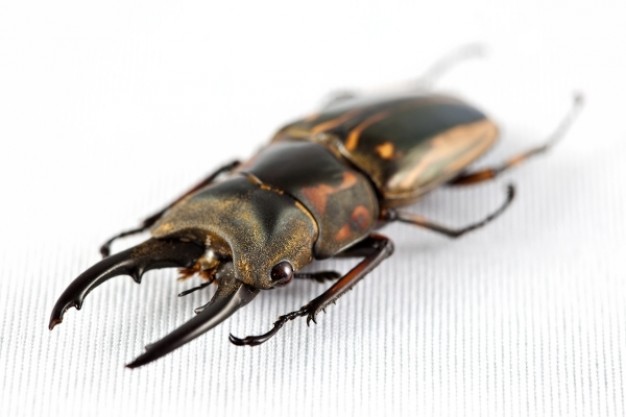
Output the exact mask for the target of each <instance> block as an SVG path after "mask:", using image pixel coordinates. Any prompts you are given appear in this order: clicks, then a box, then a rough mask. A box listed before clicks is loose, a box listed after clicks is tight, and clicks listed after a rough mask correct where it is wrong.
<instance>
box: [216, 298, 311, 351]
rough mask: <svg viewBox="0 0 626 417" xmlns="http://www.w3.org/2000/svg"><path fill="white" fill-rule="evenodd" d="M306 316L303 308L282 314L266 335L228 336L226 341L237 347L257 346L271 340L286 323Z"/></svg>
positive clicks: (306, 312)
mask: <svg viewBox="0 0 626 417" xmlns="http://www.w3.org/2000/svg"><path fill="white" fill-rule="evenodd" d="M307 314H308V311H307V310H306V306H305V307H302V308H301V309H300V310H298V311H292V312H291V313H287V314H283V315H282V316H280V317H278V320H276V321H275V322H274V325H273V326H272V328H271V329H270V330H269V331H268V332H266V333H263V334H261V335H258V336H246V337H244V338H239V337H237V336H235V335H233V334H231V335H230V336H228V340H230V343H232V344H233V345H237V346H258V345H260V344H262V343H265V342H267V341H268V340H269V339H271V338H272V337H273V336H274V335H275V334H276V333H278V331H279V330H280V329H281V328H282V327H283V326H284V325H285V323H287V322H288V321H291V320H294V319H297V318H298V317H302V316H306V315H307Z"/></svg>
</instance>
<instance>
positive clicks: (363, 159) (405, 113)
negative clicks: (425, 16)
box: [50, 88, 582, 368]
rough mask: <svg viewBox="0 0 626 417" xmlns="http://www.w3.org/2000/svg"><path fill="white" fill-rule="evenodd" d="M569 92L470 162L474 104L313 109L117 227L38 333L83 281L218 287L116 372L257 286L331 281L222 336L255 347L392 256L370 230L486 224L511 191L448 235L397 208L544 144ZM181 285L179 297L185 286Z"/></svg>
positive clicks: (404, 102) (485, 175)
mask: <svg viewBox="0 0 626 417" xmlns="http://www.w3.org/2000/svg"><path fill="white" fill-rule="evenodd" d="M581 103H582V98H581V96H576V98H575V100H574V105H573V106H572V108H571V110H570V112H569V113H568V115H567V117H566V118H565V119H564V120H563V122H562V123H561V124H560V125H559V126H558V128H557V129H556V131H555V132H554V134H553V135H552V136H550V137H549V139H548V140H547V141H545V142H544V143H543V144H541V145H539V146H536V147H533V148H531V149H529V150H527V151H525V152H522V153H519V154H517V155H514V156H513V157H511V158H509V159H507V160H505V161H504V162H503V163H502V164H500V165H497V166H494V167H490V168H484V169H480V170H475V171H471V170H468V166H469V165H470V164H472V163H473V162H474V161H475V160H476V159H478V158H479V157H480V156H482V155H483V154H484V153H485V152H486V151H487V150H488V149H490V148H491V147H492V146H493V144H494V143H495V141H496V139H497V136H498V129H497V127H496V125H495V123H493V122H492V121H491V120H490V119H489V118H488V117H487V116H486V115H485V114H484V113H483V112H481V111H480V110H478V109H477V108H476V107H474V106H472V105H470V104H468V103H466V102H464V101H462V100H459V99H457V98H452V97H448V96H444V95H437V94H432V93H429V92H428V91H425V90H423V89H422V90H419V89H418V90H417V91H416V89H414V88H413V89H412V88H408V89H407V91H403V92H400V93H396V94H387V95H383V96H371V97H369V96H365V97H359V96H356V97H353V96H344V97H341V98H338V99H337V100H335V101H333V102H331V103H330V104H328V105H327V106H326V107H324V108H322V109H321V110H320V111H319V112H317V113H315V114H313V115H311V116H309V117H306V118H303V119H300V120H297V121H295V122H293V123H290V124H288V125H286V126H285V127H283V128H282V129H280V130H279V131H278V132H277V133H276V135H275V136H274V138H273V139H272V140H271V142H270V143H269V144H268V145H267V146H265V147H264V148H263V149H262V150H261V151H260V152H259V153H257V154H256V155H254V156H253V157H252V158H251V159H250V160H248V161H246V162H243V163H239V162H234V163H230V164H228V165H225V166H224V167H222V168H220V169H218V170H217V171H216V172H214V173H213V174H211V175H209V176H208V177H207V178H206V179H205V180H203V181H202V182H200V183H199V184H198V185H196V186H195V187H193V188H192V189H191V190H189V191H188V192H187V193H185V194H184V195H183V196H181V197H180V198H178V199H177V200H175V201H174V202H173V203H172V204H170V205H168V206H167V207H165V208H164V209H163V210H161V211H159V212H158V213H156V214H155V215H153V216H150V217H149V218H147V219H146V220H145V221H144V222H143V223H142V224H141V225H140V227H138V228H136V229H132V230H129V231H125V232H122V233H119V234H118V235H116V236H114V237H113V238H111V239H110V240H109V241H107V242H106V243H105V244H104V245H103V247H102V248H101V252H102V254H103V255H104V256H105V258H104V259H103V260H102V261H100V262H98V263H96V264H95V265H94V266H92V267H91V268H89V269H88V270H86V271H85V272H84V273H82V274H81V275H80V276H79V277H78V278H77V279H76V280H75V281H74V282H72V284H71V285H70V286H69V287H68V288H67V289H66V290H65V292H63V294H62V295H61V297H60V298H59V300H58V301H57V303H56V304H55V306H54V308H53V311H52V314H51V317H50V329H52V328H53V327H54V326H55V325H57V324H58V323H60V322H61V321H62V319H63V315H64V313H65V311H66V310H67V309H68V308H70V307H76V308H77V309H79V308H80V307H81V306H82V304H83V299H84V297H85V296H86V295H87V293H89V292H90V291H91V290H92V289H93V288H95V287H96V286H98V285H100V284H101V283H103V282H104V281H106V280H108V279H109V278H112V277H115V276H118V275H130V276H132V277H133V278H134V279H135V280H136V281H137V282H140V280H141V276H142V274H143V273H144V272H146V271H147V270H150V269H155V268H168V267H178V268H182V273H183V275H186V276H189V275H193V274H196V273H198V274H200V275H201V276H202V277H203V278H205V280H206V283H205V284H203V285H201V286H200V287H198V288H203V287H205V286H207V285H208V284H210V283H213V282H216V283H217V290H216V292H215V294H214V296H213V298H212V299H211V301H210V302H209V303H208V304H206V305H205V306H202V307H200V308H198V309H196V313H197V315H196V316H195V317H194V318H192V319H191V320H189V321H188V322H186V323H185V324H183V325H182V326H181V327H179V328H178V329H176V330H174V331H173V332H172V333H170V334H168V335H167V336H165V337H164V338H163V339H161V340H159V341H157V342H156V343H153V344H151V345H149V346H147V347H146V351H145V352H144V353H143V354H142V355H140V356H139V357H138V358H137V359H135V360H134V361H133V362H132V363H130V364H128V365H127V366H128V367H131V368H134V367H137V366H141V365H144V364H146V363H148V362H151V361H153V360H155V359H157V358H159V357H161V356H163V355H165V354H167V353H169V352H171V351H172V350H174V349H176V348H177V347H179V346H181V345H183V344H185V343H187V342H188V341H190V340H192V339H194V338H196V337H197V336H199V335H201V334H202V333H204V332H206V331H208V330H209V329H211V328H213V327H214V326H216V325H218V324H219V323H221V322H223V321H224V320H225V319H226V318H228V317H229V316H230V315H232V314H233V313H234V312H235V311H237V310H238V309H239V308H240V307H242V306H243V305H245V304H247V303H248V302H250V301H251V300H252V299H253V298H254V297H256V296H257V295H258V294H260V293H261V292H262V290H268V289H273V288H277V287H280V286H284V285H287V284H289V283H290V282H292V278H313V279H316V280H318V281H326V280H328V279H337V281H336V282H335V283H334V284H333V285H332V286H330V287H329V288H328V289H327V290H326V291H324V292H323V293H322V294H320V295H319V296H317V297H316V298H314V299H313V300H312V301H310V302H309V303H308V304H306V305H305V306H303V307H302V308H300V309H298V310H296V311H293V312H291V313H288V314H285V315H283V316H280V317H279V318H278V320H277V321H276V322H275V323H274V326H273V327H272V329H271V330H270V331H268V332H267V333H265V334H262V335H260V336H249V337H246V338H237V337H235V336H232V335H231V337H230V340H231V342H233V343H234V344H237V345H251V346H252V345H258V344H260V343H263V342H265V341H266V340H267V339H269V338H270V337H272V336H273V335H274V334H276V333H277V332H278V330H279V329H280V328H282V327H283V325H284V324H285V323H286V322H288V321H290V320H293V319H295V318H297V317H303V316H304V317H307V322H310V321H315V320H316V315H317V313H318V312H319V311H320V310H322V309H324V308H325V307H327V306H328V305H329V304H330V303H332V302H334V301H335V300H336V299H337V298H339V297H340V296H342V295H343V294H344V293H346V292H347V291H348V290H349V289H351V288H352V287H353V286H354V285H355V284H356V283H357V282H358V281H359V280H360V279H362V278H363V277H364V276H365V275H366V274H368V273H369V272H370V271H371V270H373V269H374V268H376V266H378V265H379V264H380V263H381V262H382V261H383V260H384V259H386V258H387V257H389V256H390V255H391V254H392V252H393V244H392V242H391V240H390V239H388V238H387V237H385V236H383V235H380V234H379V233H378V229H380V228H381V227H383V226H384V225H386V224H388V223H390V222H395V221H400V222H403V223H408V224H412V225H416V226H420V227H423V228H427V229H429V230H432V231H435V232H438V233H442V234H444V235H446V236H449V237H459V236H461V235H463V234H464V233H467V232H469V231H471V230H474V229H477V228H479V227H481V226H483V225H485V224H487V223H488V222H490V221H492V220H493V219H494V218H496V217H497V216H498V215H499V214H500V213H502V212H503V211H504V210H505V209H506V208H507V207H508V206H509V204H510V203H511V201H512V199H513V197H514V188H513V186H512V185H509V186H508V187H507V194H506V198H505V200H504V202H503V204H502V205H501V206H500V207H499V208H498V209H497V210H495V211H494V212H492V213H491V214H489V215H488V216H486V217H485V218H484V219H483V220H481V221H479V222H476V223H473V224H471V225H468V226H467V227H464V228H460V229H452V228H449V227H446V226H443V225H440V224H438V223H435V222H433V221H430V220H428V219H426V218H424V217H421V216H418V215H416V214H412V213H410V212H408V211H406V210H405V209H404V207H406V206H407V205H409V204H412V203H414V202H415V201H417V200H419V199H420V197H422V196H423V195H424V194H426V193H427V192H429V191H430V190H432V189H434V188H436V187H439V186H442V185H457V186H460V185H468V184H475V183H479V182H482V181H486V180H490V179H493V178H495V177H496V176H498V174H500V173H501V172H503V171H505V170H507V169H509V168H511V167H513V166H515V165H518V164H519V163H521V162H523V161H524V160H527V159H528V158H530V157H531V156H534V155H537V154H540V153H543V152H545V151H546V150H548V149H549V148H550V147H551V146H552V145H553V144H554V143H555V142H556V141H557V140H558V139H559V138H560V137H561V136H563V134H564V133H565V131H566V129H567V128H568V127H569V125H570V124H571V122H572V121H573V119H574V117H575V115H576V114H577V111H578V109H579V108H580V104H581ZM146 230H150V232H151V235H152V237H151V238H150V239H149V240H147V241H146V242H144V243H141V244H139V245H137V246H135V247H133V248H130V249H128V250H125V251H122V252H119V253H117V254H114V255H112V256H108V255H109V252H110V251H109V248H110V246H111V243H112V242H113V241H114V240H115V239H117V238H119V237H123V236H128V235H131V234H134V233H139V232H143V231H146ZM330 257H359V258H362V259H361V260H360V261H359V262H358V263H357V264H356V266H355V267H354V268H352V269H351V270H350V271H348V272H347V273H346V274H344V275H341V274H339V273H337V272H334V271H322V272H317V273H302V272H299V271H300V270H301V269H302V268H303V267H305V266H306V265H308V264H310V263H311V262H313V261H315V260H318V259H324V258H330ZM189 292H190V291H186V292H185V293H183V294H186V293H189Z"/></svg>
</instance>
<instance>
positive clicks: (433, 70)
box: [412, 43, 486, 91]
mask: <svg viewBox="0 0 626 417" xmlns="http://www.w3.org/2000/svg"><path fill="white" fill-rule="evenodd" d="M485 55H486V48H485V45H483V44H480V43H470V44H467V45H463V46H461V47H460V48H457V49H455V50H453V51H451V52H449V53H448V54H447V55H445V56H443V57H441V58H439V59H438V60H437V61H435V63H434V64H432V65H431V66H430V68H428V69H427V70H426V72H424V73H423V74H422V75H421V76H420V77H419V78H418V79H417V80H415V81H413V82H412V84H414V87H413V88H412V89H413V90H418V91H421V90H425V91H428V90H430V89H432V87H433V85H434V84H435V82H436V81H437V80H438V79H439V78H441V77H442V76H443V75H444V74H445V73H446V72H449V71H450V70H451V69H452V68H454V67H456V66H457V65H458V64H459V63H461V62H463V61H466V60H468V59H473V58H481V57H484V56H485Z"/></svg>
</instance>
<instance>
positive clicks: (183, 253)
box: [49, 239, 205, 330]
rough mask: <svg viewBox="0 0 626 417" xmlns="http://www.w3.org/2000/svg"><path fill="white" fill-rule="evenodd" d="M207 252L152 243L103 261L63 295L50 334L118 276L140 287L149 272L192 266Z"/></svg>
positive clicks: (189, 246) (186, 244) (176, 244)
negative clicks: (99, 286)
mask: <svg viewBox="0 0 626 417" xmlns="http://www.w3.org/2000/svg"><path fill="white" fill-rule="evenodd" d="M204 250H205V249H204V247H203V246H201V245H198V244H196V243H192V242H182V241H177V240H158V239H150V240H147V241H146V242H144V243H141V244H139V245H137V246H135V247H133V248H130V249H127V250H125V251H123V252H120V253H117V254H115V255H113V256H111V257H108V258H105V259H103V260H101V261H100V262H98V263H97V264H95V265H93V266H92V267H91V268H89V269H88V270H86V271H85V272H83V273H82V274H80V275H79V276H78V278H76V279H75V280H74V281H73V282H72V283H71V284H70V286H69V287H67V289H66V290H65V291H64V292H63V294H61V297H59V299H58V301H57V302H56V304H55V305H54V307H53V309H52V314H51V315H50V324H49V328H50V330H52V329H53V328H54V326H56V325H57V324H59V323H61V322H62V321H63V315H64V314H65V312H66V311H67V310H68V309H69V308H70V307H74V308H76V309H77V310H80V308H81V306H82V304H83V300H84V298H85V297H86V296H87V294H89V293H90V292H91V291H92V290H93V289H94V288H96V287H97V286H98V285H100V284H102V283H103V282H105V281H107V280H109V279H111V278H113V277H115V276H119V275H130V276H131V277H132V279H133V280H134V281H135V282H137V283H140V282H141V277H142V275H143V274H144V273H145V272H146V271H148V270H151V269H158V268H168V267H188V266H190V265H193V263H194V262H195V261H196V260H197V259H198V258H199V257H200V256H201V255H202V254H203V253H204Z"/></svg>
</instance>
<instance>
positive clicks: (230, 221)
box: [151, 174, 318, 288]
mask: <svg viewBox="0 0 626 417" xmlns="http://www.w3.org/2000/svg"><path fill="white" fill-rule="evenodd" d="M151 232H152V236H154V237H155V238H159V239H164V238H178V239H180V238H182V239H186V240H192V241H196V242H199V243H202V244H204V245H206V246H207V247H208V248H211V250H213V251H215V252H217V253H218V254H219V255H220V256H221V257H224V258H230V259H232V262H233V264H234V267H235V273H236V275H237V279H238V280H240V281H241V282H243V283H245V284H247V285H250V286H254V287H256V288H271V287H272V285H273V284H272V282H271V280H270V276H269V275H270V271H271V269H272V267H273V266H274V265H276V264H278V263H280V262H281V261H288V262H290V263H291V264H292V265H293V267H294V268H296V269H300V268H302V267H304V266H305V265H307V264H309V263H310V262H311V261H312V260H313V256H312V248H313V245H314V244H315V241H316V240H317V235H318V230H317V224H316V223H315V220H314V219H313V218H312V217H311V215H310V214H309V213H308V211H307V210H305V209H303V207H302V206H301V205H300V204H299V203H298V202H297V201H296V200H294V199H293V198H292V197H290V196H289V195H287V194H285V193H283V192H281V191H279V190H274V189H271V188H269V187H264V186H262V184H258V183H256V182H255V181H254V179H253V178H249V177H248V176H246V175H241V174H236V175H232V176H230V177H229V178H227V179H225V180H224V181H221V182H218V183H215V184H212V185H211V186H209V187H206V188H204V189H202V190H200V191H199V192H197V193H195V194H193V195H192V196H190V197H189V198H187V199H186V200H184V201H182V202H181V203H179V204H177V205H175V206H174V207H172V208H171V209H170V210H168V211H167V212H166V213H165V214H164V216H163V217H162V218H161V220H159V222H157V224H156V225H155V226H154V228H153V229H152V231H151Z"/></svg>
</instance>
